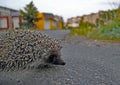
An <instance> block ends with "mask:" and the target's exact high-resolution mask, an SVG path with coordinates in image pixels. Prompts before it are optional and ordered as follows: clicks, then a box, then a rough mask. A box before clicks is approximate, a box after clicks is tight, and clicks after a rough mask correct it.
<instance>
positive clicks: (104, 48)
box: [0, 31, 120, 85]
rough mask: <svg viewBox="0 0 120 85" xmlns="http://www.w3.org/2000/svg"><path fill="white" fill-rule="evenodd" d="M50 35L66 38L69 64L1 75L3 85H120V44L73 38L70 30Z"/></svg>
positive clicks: (65, 52)
mask: <svg viewBox="0 0 120 85" xmlns="http://www.w3.org/2000/svg"><path fill="white" fill-rule="evenodd" d="M47 33H48V35H49V36H51V37H53V38H57V39H60V40H61V39H64V38H65V39H64V43H62V44H63V48H62V51H61V52H62V58H63V59H64V60H65V61H66V65H65V66H52V67H48V68H42V69H33V70H24V71H16V72H1V73H0V85H120V82H119V81H120V74H119V73H120V66H119V64H120V43H109V42H100V41H97V40H89V39H86V38H84V37H79V36H74V37H71V36H69V35H68V33H69V31H57V32H56V31H48V32H47ZM57 34H59V36H58V35H57ZM66 35H67V36H66ZM64 36H66V37H64Z"/></svg>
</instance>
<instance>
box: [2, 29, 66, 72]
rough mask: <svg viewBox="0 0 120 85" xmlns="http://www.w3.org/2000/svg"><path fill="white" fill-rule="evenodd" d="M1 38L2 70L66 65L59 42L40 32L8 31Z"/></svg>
mask: <svg viewBox="0 0 120 85" xmlns="http://www.w3.org/2000/svg"><path fill="white" fill-rule="evenodd" d="M3 34H4V35H1V36H0V69H1V70H19V69H25V68H38V67H39V66H40V65H43V66H46V65H65V62H64V61H63V60H62V58H61V48H62V46H61V44H60V42H59V41H58V40H56V39H53V38H50V37H49V36H47V35H43V34H42V33H40V32H39V31H30V30H22V31H13V32H11V31H8V32H6V33H3Z"/></svg>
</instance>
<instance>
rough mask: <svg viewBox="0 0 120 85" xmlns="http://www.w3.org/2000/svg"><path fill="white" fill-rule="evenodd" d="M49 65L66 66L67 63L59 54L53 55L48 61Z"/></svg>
mask: <svg viewBox="0 0 120 85" xmlns="http://www.w3.org/2000/svg"><path fill="white" fill-rule="evenodd" d="M47 62H48V63H51V64H54V65H65V64H66V63H65V62H64V61H63V60H62V59H61V57H60V56H59V55H57V54H54V53H52V54H51V55H50V56H49V58H48V60H47Z"/></svg>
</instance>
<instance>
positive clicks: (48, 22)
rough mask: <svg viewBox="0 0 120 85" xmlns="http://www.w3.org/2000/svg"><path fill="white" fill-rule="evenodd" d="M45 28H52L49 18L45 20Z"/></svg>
mask: <svg viewBox="0 0 120 85" xmlns="http://www.w3.org/2000/svg"><path fill="white" fill-rule="evenodd" d="M44 29H45V30H49V29H50V21H49V20H48V19H45V20H44Z"/></svg>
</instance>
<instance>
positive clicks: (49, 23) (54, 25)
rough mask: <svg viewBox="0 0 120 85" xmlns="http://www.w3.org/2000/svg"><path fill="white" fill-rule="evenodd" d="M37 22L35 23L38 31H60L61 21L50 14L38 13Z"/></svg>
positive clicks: (60, 18) (58, 17)
mask: <svg viewBox="0 0 120 85" xmlns="http://www.w3.org/2000/svg"><path fill="white" fill-rule="evenodd" d="M38 18H39V21H37V22H35V24H36V26H37V28H38V30H55V29H62V27H63V19H62V17H60V16H57V15H56V16H55V15H53V14H52V13H39V15H38Z"/></svg>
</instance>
